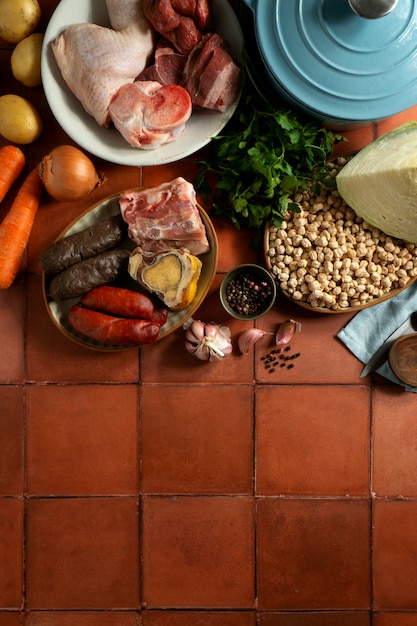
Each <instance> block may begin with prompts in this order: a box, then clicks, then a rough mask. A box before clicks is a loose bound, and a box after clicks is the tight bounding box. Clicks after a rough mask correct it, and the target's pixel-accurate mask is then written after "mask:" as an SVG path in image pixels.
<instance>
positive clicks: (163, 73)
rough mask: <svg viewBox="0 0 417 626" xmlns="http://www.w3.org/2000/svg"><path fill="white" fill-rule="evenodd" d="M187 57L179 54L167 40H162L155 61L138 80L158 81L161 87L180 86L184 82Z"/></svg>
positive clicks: (157, 46) (158, 45)
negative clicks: (183, 75) (183, 76)
mask: <svg viewBox="0 0 417 626" xmlns="http://www.w3.org/2000/svg"><path fill="white" fill-rule="evenodd" d="M186 60H187V56H186V55H185V54H182V53H181V52H177V50H176V49H175V48H174V46H173V44H172V43H171V42H170V41H168V40H167V39H164V38H162V39H160V41H158V43H157V45H156V48H155V59H154V62H153V64H152V65H149V66H148V67H146V68H145V69H144V70H143V72H141V74H140V75H139V76H138V78H137V80H156V81H157V82H158V83H161V85H179V84H180V83H181V81H182V74H183V72H184V67H185V62H186Z"/></svg>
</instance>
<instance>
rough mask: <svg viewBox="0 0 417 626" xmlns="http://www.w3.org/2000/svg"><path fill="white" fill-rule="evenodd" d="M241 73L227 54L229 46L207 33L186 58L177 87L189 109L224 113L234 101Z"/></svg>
mask: <svg viewBox="0 0 417 626" xmlns="http://www.w3.org/2000/svg"><path fill="white" fill-rule="evenodd" d="M241 83H242V70H241V68H240V66H239V65H238V64H237V63H236V62H235V61H234V60H233V58H232V56H231V54H230V48H229V44H228V43H227V41H226V40H225V39H223V37H221V35H219V34H217V33H207V34H206V35H204V36H203V37H202V38H201V40H200V41H199V42H198V43H197V44H196V45H195V46H194V48H193V50H192V51H191V52H190V54H189V55H188V57H187V61H186V64H185V67H184V73H183V80H182V82H181V85H182V86H183V87H185V89H186V90H187V91H188V93H189V94H190V96H191V100H192V103H193V105H195V106H197V107H200V108H203V109H214V110H216V111H220V112H222V113H223V112H224V111H226V110H227V109H228V108H229V106H230V105H231V104H232V103H233V102H235V101H236V99H237V98H238V95H239V93H240V88H241Z"/></svg>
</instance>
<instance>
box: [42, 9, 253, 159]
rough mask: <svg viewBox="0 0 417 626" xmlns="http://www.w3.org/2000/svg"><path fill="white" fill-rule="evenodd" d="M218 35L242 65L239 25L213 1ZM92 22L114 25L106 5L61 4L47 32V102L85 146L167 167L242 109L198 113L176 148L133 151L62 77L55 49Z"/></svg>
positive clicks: (100, 152)
mask: <svg viewBox="0 0 417 626" xmlns="http://www.w3.org/2000/svg"><path fill="white" fill-rule="evenodd" d="M212 10H213V15H214V22H215V27H214V30H215V31H216V32H218V33H219V34H220V35H222V37H224V38H225V39H226V40H227V41H228V42H229V44H230V47H231V51H232V55H233V57H234V58H235V59H236V60H237V61H239V60H240V58H241V51H242V46H243V35H242V30H241V28H240V24H239V21H238V19H237V17H236V15H235V13H234V11H233V9H232V7H231V6H230V4H229V2H228V0H213V5H212ZM81 22H91V23H95V24H99V25H101V26H109V19H108V13H107V6H106V2H105V0H61V2H60V3H59V4H58V6H57V8H56V10H55V12H54V14H53V15H52V17H51V19H50V22H49V24H48V27H47V29H46V32H45V38H44V43H43V48H42V59H41V69H42V82H43V87H44V91H45V95H46V99H47V101H48V104H49V106H50V108H51V111H52V113H53V115H54V117H55V118H56V120H57V122H58V123H59V124H60V126H61V127H62V128H63V129H64V131H65V132H66V133H67V134H68V135H69V136H70V137H71V139H73V140H74V141H75V142H76V143H77V144H78V145H79V146H81V147H82V148H84V149H85V150H87V151H88V152H90V153H91V154H94V155H95V156H97V157H100V158H102V159H104V160H106V161H110V162H111V163H118V164H120V165H137V166H146V165H161V164H163V163H172V162H173V161H178V160H179V159H183V158H184V157H186V156H189V155H190V154H193V153H194V152H196V151H197V150H199V149H200V148H202V147H204V146H205V145H207V144H208V143H209V142H210V140H211V138H212V137H214V136H216V135H218V134H219V132H220V131H221V130H222V128H223V127H224V126H225V125H226V123H227V122H228V121H229V119H230V118H231V117H232V115H233V113H234V112H235V110H236V106H237V102H235V103H234V104H233V105H232V106H231V107H229V109H228V110H227V111H226V112H225V113H219V112H218V111H208V110H199V111H194V112H193V114H192V116H191V118H190V119H189V120H188V122H187V124H186V131H185V133H184V134H183V135H182V136H181V137H179V138H178V139H177V140H176V141H173V142H172V143H168V144H165V145H163V146H161V147H160V148H156V149H155V150H142V149H140V148H132V147H131V146H129V144H128V143H127V142H126V140H125V139H124V138H123V137H122V136H121V135H120V134H119V132H118V131H117V130H115V129H114V128H112V129H108V128H107V129H106V128H101V127H100V126H99V125H98V124H97V122H96V121H95V120H94V119H93V118H92V117H91V116H90V115H89V114H88V113H87V112H86V111H85V110H84V108H83V107H82V105H81V103H80V102H79V100H78V99H77V98H76V97H75V96H74V95H73V94H72V92H71V91H70V89H69V88H68V87H67V85H66V83H65V81H64V80H63V78H62V76H61V72H60V70H59V68H58V66H57V64H56V62H55V59H54V57H53V54H52V50H51V47H50V45H49V44H50V42H51V41H52V40H53V39H55V37H57V36H58V35H59V34H60V33H61V32H62V31H63V30H65V28H67V27H68V26H71V24H75V23H81Z"/></svg>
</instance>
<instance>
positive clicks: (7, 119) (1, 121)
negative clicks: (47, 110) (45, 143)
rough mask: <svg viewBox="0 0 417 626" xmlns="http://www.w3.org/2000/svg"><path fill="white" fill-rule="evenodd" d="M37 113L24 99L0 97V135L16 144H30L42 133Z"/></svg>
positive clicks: (7, 96)
mask: <svg viewBox="0 0 417 626" xmlns="http://www.w3.org/2000/svg"><path fill="white" fill-rule="evenodd" d="M42 128H43V125H42V120H41V118H40V115H39V113H38V111H37V110H36V109H35V107H34V106H33V104H31V103H30V102H29V101H28V100H26V99H25V98H22V97H21V96H17V95H15V94H6V95H5V96H1V97H0V135H3V137H4V138H5V139H7V141H11V142H12V143H17V144H28V143H32V142H33V141H35V139H37V138H38V137H39V135H40V134H41V132H42Z"/></svg>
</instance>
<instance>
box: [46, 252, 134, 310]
mask: <svg viewBox="0 0 417 626" xmlns="http://www.w3.org/2000/svg"><path fill="white" fill-rule="evenodd" d="M129 255H130V253H129V251H128V250H125V249H123V248H116V249H115V250H109V251H108V252H102V253H101V254H98V255H97V256H94V257H92V258H91V259H86V260H85V261H80V262H79V263H76V264H75V265H71V267H68V268H67V269H66V270H64V271H63V272H61V273H60V274H57V275H56V276H54V278H53V279H52V280H51V283H50V285H49V295H50V297H51V298H52V299H53V300H57V301H61V300H71V298H78V297H79V296H82V295H83V294H84V293H86V292H87V291H90V289H93V287H98V286H100V285H108V284H109V283H111V282H113V280H115V279H116V278H118V277H119V276H122V275H123V273H126V272H127V263H128V259H129Z"/></svg>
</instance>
